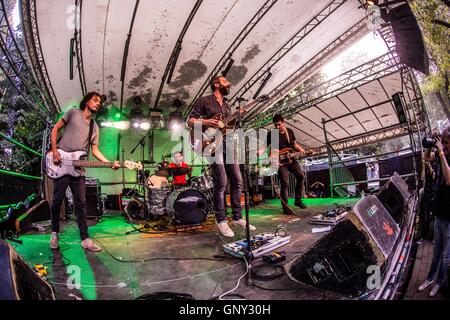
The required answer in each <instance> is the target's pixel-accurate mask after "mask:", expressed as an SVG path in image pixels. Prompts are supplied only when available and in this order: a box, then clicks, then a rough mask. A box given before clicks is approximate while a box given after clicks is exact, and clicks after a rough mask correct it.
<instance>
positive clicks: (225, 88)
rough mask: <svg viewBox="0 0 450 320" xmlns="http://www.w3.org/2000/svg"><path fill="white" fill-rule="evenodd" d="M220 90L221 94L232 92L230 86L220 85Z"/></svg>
mask: <svg viewBox="0 0 450 320" xmlns="http://www.w3.org/2000/svg"><path fill="white" fill-rule="evenodd" d="M219 92H220V94H221V95H223V96H227V95H229V94H230V87H222V86H220V87H219Z"/></svg>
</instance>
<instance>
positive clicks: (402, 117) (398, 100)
mask: <svg viewBox="0 0 450 320" xmlns="http://www.w3.org/2000/svg"><path fill="white" fill-rule="evenodd" d="M392 101H393V102H394V106H395V113H396V114H397V117H398V121H399V122H400V123H406V114H405V107H404V105H403V99H402V94H401V93H400V92H397V93H395V94H393V95H392Z"/></svg>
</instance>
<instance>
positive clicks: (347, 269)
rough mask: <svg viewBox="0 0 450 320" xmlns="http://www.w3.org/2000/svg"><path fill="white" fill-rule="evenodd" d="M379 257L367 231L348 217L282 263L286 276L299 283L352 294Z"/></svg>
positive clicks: (359, 288) (362, 288) (361, 288)
mask: <svg viewBox="0 0 450 320" xmlns="http://www.w3.org/2000/svg"><path fill="white" fill-rule="evenodd" d="M377 256H381V255H380V253H379V252H378V250H377V249H376V246H375V245H373V244H372V243H371V241H370V237H369V235H368V234H367V233H364V232H360V231H359V230H358V228H357V227H356V226H355V225H354V224H353V223H352V222H351V221H350V220H348V219H344V220H343V221H342V222H340V223H338V224H337V225H336V226H335V227H334V228H333V229H332V230H331V231H330V232H329V233H328V234H326V235H325V236H323V237H322V238H321V239H320V240H319V241H317V242H316V244H314V246H313V247H311V248H309V249H308V250H307V251H306V252H305V253H303V254H302V255H301V256H299V257H297V258H294V259H293V260H292V261H291V262H289V263H288V264H287V266H286V271H287V274H288V276H289V277H290V278H291V279H292V280H294V281H296V282H300V283H303V284H307V285H310V286H313V287H316V288H319V289H322V290H327V291H331V292H335V293H338V294H342V295H345V296H350V297H356V296H359V295H360V294H361V293H363V292H364V291H365V290H366V283H367V278H368V274H367V270H368V267H369V266H371V265H378V264H379V258H378V257H377Z"/></svg>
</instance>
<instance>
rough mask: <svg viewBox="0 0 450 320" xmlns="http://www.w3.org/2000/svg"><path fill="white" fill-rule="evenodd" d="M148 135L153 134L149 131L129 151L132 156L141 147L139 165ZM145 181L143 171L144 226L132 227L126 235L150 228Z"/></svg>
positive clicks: (142, 160)
mask: <svg viewBox="0 0 450 320" xmlns="http://www.w3.org/2000/svg"><path fill="white" fill-rule="evenodd" d="M150 134H153V130H149V131H148V132H147V133H146V134H145V135H144V136H143V137H142V138H141V139H139V141H138V143H137V144H136V145H135V146H134V148H133V149H132V150H131V151H130V153H131V154H133V153H134V152H135V151H136V149H137V148H138V147H139V146H140V147H141V163H143V162H144V151H145V144H146V142H145V140H146V139H147V138H148V137H149V136H150ZM145 181H146V179H145V171H144V181H143V182H142V190H143V194H144V201H143V203H142V205H143V208H142V212H143V215H144V216H143V218H144V219H143V220H144V221H145V222H144V225H143V226H142V227H141V228H134V227H133V230H131V231H127V232H125V234H126V235H128V234H131V233H134V232H145V231H142V230H145V229H148V228H150V225H149V224H148V221H149V219H150V216H149V210H148V206H147V192H146V189H147V188H146V186H145ZM139 183H140V181H139V180H138V184H139Z"/></svg>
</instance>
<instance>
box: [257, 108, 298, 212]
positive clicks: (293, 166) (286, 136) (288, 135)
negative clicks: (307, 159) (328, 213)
mask: <svg viewBox="0 0 450 320" xmlns="http://www.w3.org/2000/svg"><path fill="white" fill-rule="evenodd" d="M272 122H273V124H274V126H275V128H276V129H278V134H279V138H278V141H279V150H283V149H285V148H292V149H294V150H295V151H297V152H299V153H300V154H301V155H304V154H305V150H304V149H303V148H302V147H301V146H300V145H299V144H298V143H297V141H296V139H295V135H294V131H292V129H290V128H286V125H285V123H284V118H283V116H282V115H281V114H276V115H274V117H273V119H272ZM271 142H272V141H271V133H270V132H269V133H268V135H267V146H270V145H271ZM262 152H264V151H262ZM262 152H260V153H262ZM289 172H290V173H292V174H293V175H294V176H295V179H296V180H297V183H296V187H295V202H294V205H295V206H297V207H300V208H302V209H306V208H307V206H306V205H305V204H304V203H303V201H302V194H303V180H304V174H303V171H302V169H301V168H300V165H299V164H298V162H297V161H292V162H291V163H289V164H284V165H283V164H280V166H279V168H278V176H279V177H280V183H281V195H280V197H281V199H280V200H281V205H282V206H283V213H284V214H292V211H291V210H290V209H289V208H288V207H287V203H288V188H289Z"/></svg>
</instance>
